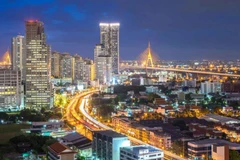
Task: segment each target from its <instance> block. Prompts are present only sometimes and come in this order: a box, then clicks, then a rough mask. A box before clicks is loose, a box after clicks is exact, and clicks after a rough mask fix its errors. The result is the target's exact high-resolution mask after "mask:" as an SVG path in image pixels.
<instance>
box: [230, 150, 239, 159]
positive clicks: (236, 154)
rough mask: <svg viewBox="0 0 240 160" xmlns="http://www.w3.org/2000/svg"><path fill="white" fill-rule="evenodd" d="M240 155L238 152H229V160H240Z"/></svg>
mask: <svg viewBox="0 0 240 160" xmlns="http://www.w3.org/2000/svg"><path fill="white" fill-rule="evenodd" d="M239 159H240V154H239V152H238V151H235V150H229V160H239Z"/></svg>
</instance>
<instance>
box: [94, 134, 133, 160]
mask: <svg viewBox="0 0 240 160" xmlns="http://www.w3.org/2000/svg"><path fill="white" fill-rule="evenodd" d="M127 146H130V141H129V140H128V137H127V136H124V135H122V134H119V133H117V132H114V131H112V130H104V131H94V132H93V156H94V157H96V159H105V160H110V159H111V160H120V148H121V147H127Z"/></svg>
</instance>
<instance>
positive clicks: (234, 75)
mask: <svg viewBox="0 0 240 160" xmlns="http://www.w3.org/2000/svg"><path fill="white" fill-rule="evenodd" d="M121 68H122V69H149V70H161V71H173V72H186V73H196V74H208V75H217V76H226V77H240V75H239V74H229V73H218V72H207V71H197V70H188V69H176V68H164V67H144V66H129V65H127V66H121Z"/></svg>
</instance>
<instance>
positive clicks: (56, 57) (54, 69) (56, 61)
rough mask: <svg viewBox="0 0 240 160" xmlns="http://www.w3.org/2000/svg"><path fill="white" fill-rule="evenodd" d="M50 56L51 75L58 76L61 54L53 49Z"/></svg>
mask: <svg viewBox="0 0 240 160" xmlns="http://www.w3.org/2000/svg"><path fill="white" fill-rule="evenodd" d="M51 56H52V57H51V74H52V76H53V77H55V78H59V77H60V60H61V54H60V53H59V52H56V51H53V52H52V55H51Z"/></svg>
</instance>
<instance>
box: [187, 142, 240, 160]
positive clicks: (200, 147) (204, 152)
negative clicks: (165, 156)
mask: <svg viewBox="0 0 240 160" xmlns="http://www.w3.org/2000/svg"><path fill="white" fill-rule="evenodd" d="M218 144H221V145H222V144H224V145H228V146H229V149H231V150H237V151H239V150H240V145H239V144H238V143H232V142H229V141H226V140H222V139H205V140H200V141H191V142H188V159H189V160H201V159H202V158H204V157H205V158H207V159H209V158H212V145H218ZM215 152H216V150H215ZM217 160H218V159H217Z"/></svg>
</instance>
